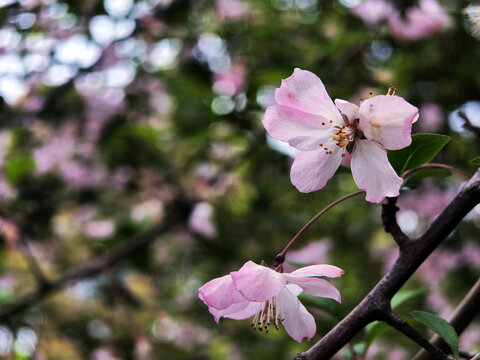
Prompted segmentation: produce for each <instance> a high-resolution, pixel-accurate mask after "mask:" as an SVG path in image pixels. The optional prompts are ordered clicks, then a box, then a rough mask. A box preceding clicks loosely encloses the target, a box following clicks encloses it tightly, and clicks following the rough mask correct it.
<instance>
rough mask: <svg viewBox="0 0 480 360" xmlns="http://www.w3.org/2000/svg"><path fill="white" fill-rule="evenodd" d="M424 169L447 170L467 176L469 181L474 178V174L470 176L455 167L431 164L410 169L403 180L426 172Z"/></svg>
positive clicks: (404, 174)
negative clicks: (419, 172)
mask: <svg viewBox="0 0 480 360" xmlns="http://www.w3.org/2000/svg"><path fill="white" fill-rule="evenodd" d="M424 169H445V170H449V171H453V172H456V173H457V174H460V175H462V176H465V177H467V178H469V179H470V178H471V177H472V174H469V173H467V172H466V171H463V170H461V169H458V168H456V167H454V166H450V165H445V164H436V163H430V164H423V165H420V166H417V167H416V168H414V169H410V170H407V171H405V172H404V173H403V175H402V178H404V179H407V178H408V177H409V176H411V175H413V173H416V172H417V171H420V170H424Z"/></svg>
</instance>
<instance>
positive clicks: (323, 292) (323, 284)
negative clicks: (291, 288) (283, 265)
mask: <svg viewBox="0 0 480 360" xmlns="http://www.w3.org/2000/svg"><path fill="white" fill-rule="evenodd" d="M288 281H289V282H290V283H293V284H295V285H298V286H299V287H301V288H302V289H303V291H305V292H306V293H307V294H310V295H313V296H321V297H324V298H329V299H333V300H335V301H337V302H339V303H341V302H342V298H341V296H340V291H338V289H337V288H336V287H335V286H334V285H332V284H331V283H329V282H328V281H327V280H324V279H320V278H304V277H301V278H295V277H289V278H288Z"/></svg>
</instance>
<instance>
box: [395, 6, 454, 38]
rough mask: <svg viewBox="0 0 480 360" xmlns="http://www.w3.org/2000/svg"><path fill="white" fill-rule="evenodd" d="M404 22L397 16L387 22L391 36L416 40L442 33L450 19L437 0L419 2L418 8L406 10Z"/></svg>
mask: <svg viewBox="0 0 480 360" xmlns="http://www.w3.org/2000/svg"><path fill="white" fill-rule="evenodd" d="M406 14H407V16H406V20H403V19H401V18H400V16H399V15H398V14H397V15H396V16H393V17H391V18H390V20H389V25H390V26H389V28H390V32H391V33H392V35H393V36H394V37H395V38H397V39H399V40H418V39H421V38H424V37H426V36H430V35H433V34H438V33H442V32H444V31H445V30H446V29H447V28H448V27H449V25H450V18H449V17H448V15H447V13H446V12H445V10H444V9H443V8H442V7H441V6H440V4H439V3H438V1H437V0H420V2H419V6H418V7H413V8H410V9H408V10H407V13H406Z"/></svg>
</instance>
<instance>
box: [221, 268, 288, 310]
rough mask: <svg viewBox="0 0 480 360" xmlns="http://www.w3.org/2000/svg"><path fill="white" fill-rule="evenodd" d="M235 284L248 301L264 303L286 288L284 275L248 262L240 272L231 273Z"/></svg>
mask: <svg viewBox="0 0 480 360" xmlns="http://www.w3.org/2000/svg"><path fill="white" fill-rule="evenodd" d="M230 275H231V276H232V279H233V284H234V286H235V288H236V289H237V291H238V292H240V293H241V294H242V295H243V296H244V297H245V298H246V299H247V300H250V301H256V302H264V301H267V300H270V299H271V298H273V297H274V296H277V295H278V293H279V292H280V291H281V290H282V289H283V287H284V286H285V283H286V280H285V279H284V278H283V274H280V273H278V272H276V271H273V270H272V269H270V268H268V267H266V266H261V265H257V264H255V263H254V262H253V261H248V262H247V263H245V265H243V266H242V268H241V269H240V270H238V271H234V272H232V273H230Z"/></svg>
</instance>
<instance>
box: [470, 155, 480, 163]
mask: <svg viewBox="0 0 480 360" xmlns="http://www.w3.org/2000/svg"><path fill="white" fill-rule="evenodd" d="M470 164H472V165H480V156H477V157H476V158H473V159H472V160H470Z"/></svg>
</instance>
